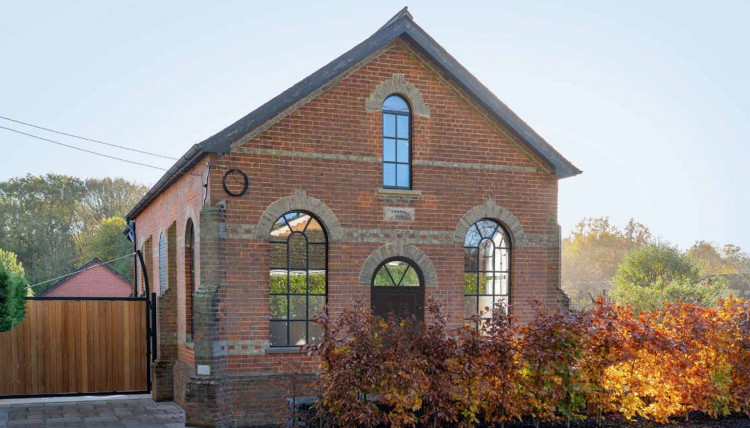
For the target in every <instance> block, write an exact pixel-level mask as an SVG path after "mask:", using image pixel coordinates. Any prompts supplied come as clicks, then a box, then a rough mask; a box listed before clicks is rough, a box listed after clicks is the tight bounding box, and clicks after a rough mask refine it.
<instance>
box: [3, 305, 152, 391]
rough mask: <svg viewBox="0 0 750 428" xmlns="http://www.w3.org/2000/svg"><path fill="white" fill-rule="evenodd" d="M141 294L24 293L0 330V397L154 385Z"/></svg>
mask: <svg viewBox="0 0 750 428" xmlns="http://www.w3.org/2000/svg"><path fill="white" fill-rule="evenodd" d="M148 304H149V302H148V300H147V299H146V298H43V297H42V298H28V299H27V301H26V318H25V319H24V321H23V322H22V323H21V324H19V325H17V326H16V327H14V328H13V329H12V330H11V331H9V332H4V333H0V398H9V397H18V396H46V395H67V394H106V393H115V392H116V393H143V392H148V391H150V389H151V385H150V383H151V379H150V373H149V372H150V363H151V361H150V360H151V356H150V354H151V352H150V351H151V349H150V348H151V342H150V337H149V336H150V334H149V331H150V330H151V329H150V328H147V327H148V324H150V321H149V315H150V314H149V312H150V311H149V310H148Z"/></svg>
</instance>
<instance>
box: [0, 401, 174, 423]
mask: <svg viewBox="0 0 750 428" xmlns="http://www.w3.org/2000/svg"><path fill="white" fill-rule="evenodd" d="M4 426H8V427H9V428H10V427H56V428H60V427H128V428H131V427H132V428H136V427H162V428H167V427H168V428H177V427H184V426H185V412H184V411H183V410H182V408H181V407H180V406H178V405H177V404H175V403H173V402H163V403H156V402H154V401H153V400H151V398H148V397H144V396H138V397H135V398H121V399H113V398H107V399H84V398H81V399H78V400H73V399H71V398H66V399H65V401H60V399H58V401H57V402H55V401H54V400H53V399H43V400H35V401H33V402H32V401H30V400H19V401H16V402H13V404H7V402H6V404H4V403H3V401H2V400H0V427H4Z"/></svg>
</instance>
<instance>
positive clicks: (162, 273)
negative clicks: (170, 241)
mask: <svg viewBox="0 0 750 428" xmlns="http://www.w3.org/2000/svg"><path fill="white" fill-rule="evenodd" d="M165 291H167V241H166V239H164V232H162V233H161V234H160V235H159V294H160V295H161V294H164V292H165Z"/></svg>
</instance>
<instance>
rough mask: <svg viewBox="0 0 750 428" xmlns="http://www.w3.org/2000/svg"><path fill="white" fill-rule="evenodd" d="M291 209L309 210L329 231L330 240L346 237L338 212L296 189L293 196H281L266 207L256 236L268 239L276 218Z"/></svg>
mask: <svg viewBox="0 0 750 428" xmlns="http://www.w3.org/2000/svg"><path fill="white" fill-rule="evenodd" d="M290 211H307V212H309V213H310V214H313V215H314V216H315V217H317V218H318V219H319V220H320V221H321V222H322V223H323V226H324V227H325V228H326V232H328V241H329V242H332V241H340V240H341V239H343V237H344V231H343V230H342V229H341V223H339V219H338V218H337V217H336V214H334V213H333V211H331V209H330V208H328V206H327V205H326V204H324V203H323V202H321V201H320V200H318V199H315V198H313V197H312V196H307V195H306V194H305V192H304V191H296V192H294V195H292V196H286V197H283V198H280V199H279V200H277V201H276V202H274V203H272V204H271V205H269V206H268V208H266V210H265V211H264V212H263V215H261V216H260V221H258V225H257V226H256V227H255V237H256V238H258V239H268V234H269V233H270V232H271V228H272V227H273V224H274V222H275V221H276V220H278V218H279V217H281V216H282V215H284V214H286V213H288V212H290Z"/></svg>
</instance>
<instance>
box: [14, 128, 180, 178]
mask: <svg viewBox="0 0 750 428" xmlns="http://www.w3.org/2000/svg"><path fill="white" fill-rule="evenodd" d="M0 129H4V130H6V131H10V132H15V133H16V134H21V135H25V136H27V137H31V138H36V139H37V140H42V141H47V142H50V143H52V144H57V145H60V146H63V147H67V148H69V149H73V150H78V151H81V152H84V153H90V154H92V155H97V156H102V157H105V158H109V159H114V160H118V161H120V162H127V163H131V164H133V165H140V166H145V167H147V168H153V169H159V170H162V171H167V168H163V167H160V166H154V165H149V164H147V163H143V162H137V161H133V160H130V159H123V158H120V157H117V156H111V155H107V154H104V153H99V152H95V151H93V150H88V149H84V148H81V147H76V146H73V145H70V144H65V143H61V142H59V141H55V140H50V139H49V138H44V137H40V136H38V135H34V134H29V133H26V132H23V131H19V130H17V129H13V128H6V127H5V126H0Z"/></svg>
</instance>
